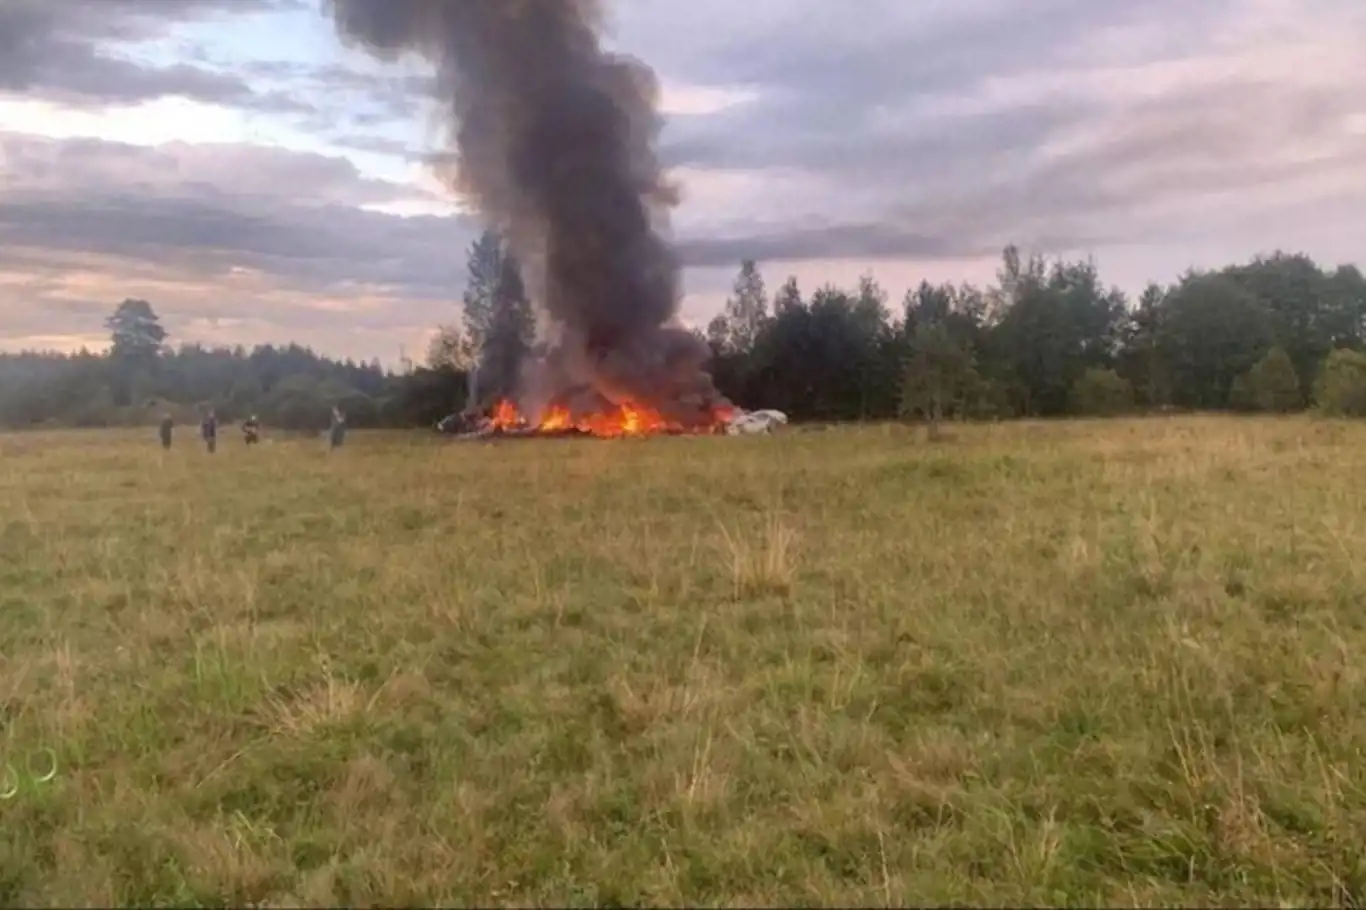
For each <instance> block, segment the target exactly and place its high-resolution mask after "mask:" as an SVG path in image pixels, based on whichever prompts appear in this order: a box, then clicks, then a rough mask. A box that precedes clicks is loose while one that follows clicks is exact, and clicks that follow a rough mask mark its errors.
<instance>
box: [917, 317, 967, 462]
mask: <svg viewBox="0 0 1366 910" xmlns="http://www.w3.org/2000/svg"><path fill="white" fill-rule="evenodd" d="M974 377H975V368H974V365H973V362H972V355H971V354H970V353H969V352H968V351H966V350H964V349H963V347H962V346H961V345H959V344H958V343H957V342H955V341H954V339H953V336H952V335H951V334H950V333H949V331H948V328H947V327H946V326H945V325H944V324H942V323H931V324H928V325H921V326H918V327H917V328H916V332H915V335H914V338H913V339H912V343H911V357H910V359H909V360H908V361H907V363H906V371H905V375H904V377H903V380H902V386H901V413H902V415H903V416H906V417H909V416H913V415H916V414H919V415H921V416H922V417H924V418H925V419H926V420H928V421H929V425H930V430H929V432H930V437H931V438H935V437H937V436H938V435H939V422H940V421H941V420H943V418H944V414H945V412H946V409H947V408H948V407H949V406H950V405H951V404H953V403H956V402H957V401H958V399H960V398H961V396H962V395H963V393H964V392H965V391H966V390H967V388H968V386H969V384H970V382H971V381H972V379H973V378H974Z"/></svg>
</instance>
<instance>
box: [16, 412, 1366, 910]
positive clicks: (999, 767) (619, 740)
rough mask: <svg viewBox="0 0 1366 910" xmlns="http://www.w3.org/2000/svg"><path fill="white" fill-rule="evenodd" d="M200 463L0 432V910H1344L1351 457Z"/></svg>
mask: <svg viewBox="0 0 1366 910" xmlns="http://www.w3.org/2000/svg"><path fill="white" fill-rule="evenodd" d="M190 436H191V434H190V433H189V432H187V431H182V434H181V438H180V440H178V443H177V448H175V449H174V450H173V451H172V452H170V453H169V454H163V453H162V452H161V451H160V449H159V448H158V447H157V445H156V442H155V434H154V433H147V434H145V435H119V434H116V433H109V434H100V433H90V434H87V433H78V432H72V433H51V434H31V435H11V436H0V509H2V510H3V511H0V722H2V723H3V728H2V730H0V749H3V754H0V758H2V759H3V760H4V761H5V762H8V763H9V765H10V766H11V769H12V773H11V776H10V778H9V785H8V786H7V787H6V788H4V789H5V791H6V795H7V796H8V798H7V799H5V800H4V801H3V802H0V904H4V905H10V906H13V905H16V904H37V903H45V904H62V905H67V906H74V905H88V904H105V905H110V904H144V905H148V904H156V903H171V902H182V903H185V902H196V903H207V904H214V903H220V904H224V903H233V904H239V903H244V902H254V903H258V904H266V905H290V904H299V903H305V904H334V905H335V904H351V905H356V904H366V903H382V904H387V905H396V904H428V905H430V904H434V903H445V904H451V903H475V902H479V903H486V904H487V903H516V904H522V905H528V904H551V903H554V904H560V905H565V904H571V905H611V904H617V905H621V904H632V903H653V904H671V905H675V906H677V905H682V904H697V903H703V904H706V903H723V904H748V905H755V904H773V903H785V902H786V903H796V904H833V903H838V904H843V905H846V906H848V905H885V904H904V903H908V902H915V903H921V904H924V903H945V902H967V903H990V904H995V905H1002V904H1014V903H1053V904H1092V905H1094V904H1099V903H1104V904H1125V905H1132V904H1137V905H1147V904H1169V905H1170V904H1186V905H1197V904H1198V905H1208V904H1267V905H1276V904H1296V903H1298V904H1308V903H1313V904H1318V905H1329V904H1340V905H1345V906H1362V904H1363V902H1366V857H1364V856H1363V850H1362V844H1363V843H1364V842H1366V760H1363V754H1362V750H1363V748H1364V747H1366V709H1364V708H1363V706H1364V705H1366V669H1364V668H1363V663H1362V660H1361V655H1362V653H1363V652H1366V491H1364V490H1363V480H1366V426H1360V425H1349V424H1341V423H1329V422H1316V421H1313V420H1311V419H1308V418H1294V419H1285V420H1260V421H1259V420H1240V419H1233V418H1222V419H1221V418H1173V419H1152V420H1135V421H1121V422H1101V423H1080V422H1079V423H1059V424H1014V425H1006V424H1003V425H998V426H978V427H965V428H959V429H954V430H952V431H951V435H950V438H948V439H946V440H944V441H942V442H938V443H934V444H930V443H927V442H926V441H925V440H924V438H923V436H922V435H921V434H920V433H918V432H916V431H914V430H911V429H903V428H894V427H871V428H864V429H842V430H832V431H824V432H823V431H811V432H789V433H787V434H784V435H781V436H774V437H771V438H744V439H729V438H707V439H656V440H649V441H616V442H594V441H588V442H580V441H541V442H526V441H523V442H506V443H502V444H449V443H443V442H441V441H440V440H437V439H435V438H429V437H428V436H427V435H424V434H413V435H401V434H400V435H391V436H384V435H374V436H367V435H365V434H353V436H352V438H351V439H350V440H348V443H347V447H346V448H345V449H343V450H341V451H340V452H338V453H336V454H335V455H332V456H329V455H328V454H327V453H326V452H325V451H324V448H323V445H322V443H321V441H318V440H295V441H287V442H286V441H282V442H279V443H274V444H266V445H262V446H261V447H259V448H258V449H256V450H254V451H247V450H245V449H244V448H243V447H242V446H241V445H240V444H239V441H238V439H237V438H236V437H235V436H233V435H229V436H228V437H227V438H225V439H224V440H223V444H222V445H221V446H220V449H219V452H218V454H217V455H216V456H215V457H213V458H210V457H209V456H207V455H206V454H205V453H204V452H202V451H201V449H200V447H199V446H198V445H196V444H194V441H193V440H191V439H190V438H189V437H190ZM54 759H55V767H54V766H53V764H52V762H53V760H54Z"/></svg>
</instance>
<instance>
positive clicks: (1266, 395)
mask: <svg viewBox="0 0 1366 910" xmlns="http://www.w3.org/2000/svg"><path fill="white" fill-rule="evenodd" d="M1229 404H1230V405H1232V406H1233V407H1234V408H1236V409H1238V410H1240V411H1273V412H1275V413H1278V414H1284V413H1287V412H1289V411H1295V410H1298V409H1299V408H1301V407H1303V405H1304V399H1303V398H1302V397H1301V396H1300V377H1299V375H1298V374H1297V373H1296V372H1295V364H1294V363H1292V362H1291V360H1290V355H1289V354H1287V353H1286V352H1285V349H1284V348H1282V347H1280V346H1279V345H1277V346H1275V347H1273V348H1272V349H1271V350H1269V351H1267V352H1266V354H1265V355H1264V356H1263V357H1262V359H1261V360H1259V361H1257V362H1256V363H1255V364H1253V365H1252V368H1251V369H1250V370H1248V371H1247V372H1246V373H1244V374H1243V375H1241V376H1239V377H1238V378H1237V379H1235V380H1234V381H1233V387H1232V388H1231V389H1229Z"/></svg>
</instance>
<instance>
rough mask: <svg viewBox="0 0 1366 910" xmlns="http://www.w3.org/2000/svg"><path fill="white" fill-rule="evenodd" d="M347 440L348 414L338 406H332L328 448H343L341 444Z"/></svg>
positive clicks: (328, 429) (328, 430)
mask: <svg viewBox="0 0 1366 910" xmlns="http://www.w3.org/2000/svg"><path fill="white" fill-rule="evenodd" d="M345 441H346V415H345V414H343V413H342V409H341V408H340V407H337V406H335V405H334V406H333V408H332V423H331V425H330V426H328V428H327V448H328V449H329V450H331V449H337V448H341V444H342V443H343V442H345Z"/></svg>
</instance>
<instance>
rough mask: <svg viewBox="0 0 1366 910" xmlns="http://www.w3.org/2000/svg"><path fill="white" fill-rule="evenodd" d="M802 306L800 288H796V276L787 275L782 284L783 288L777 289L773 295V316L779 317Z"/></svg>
mask: <svg viewBox="0 0 1366 910" xmlns="http://www.w3.org/2000/svg"><path fill="white" fill-rule="evenodd" d="M801 305H802V292H801V288H799V287H798V286H797V276H796V275H789V276H788V278H787V280H786V281H784V282H783V286H782V287H780V288H778V293H776V294H774V295H773V315H774V316H775V317H776V316H781V315H782V314H783V313H786V312H788V311H789V310H793V309H796V308H798V307H800V306H801Z"/></svg>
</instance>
